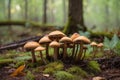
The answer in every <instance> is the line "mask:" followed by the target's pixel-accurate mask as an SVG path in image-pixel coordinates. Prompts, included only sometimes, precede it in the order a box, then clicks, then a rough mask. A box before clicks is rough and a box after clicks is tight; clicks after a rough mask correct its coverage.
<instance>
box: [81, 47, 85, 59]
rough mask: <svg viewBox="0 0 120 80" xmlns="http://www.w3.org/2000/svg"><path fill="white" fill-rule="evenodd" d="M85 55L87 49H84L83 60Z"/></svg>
mask: <svg viewBox="0 0 120 80" xmlns="http://www.w3.org/2000/svg"><path fill="white" fill-rule="evenodd" d="M85 55H86V49H84V51H83V56H82V59H81V60H83V59H84V58H85Z"/></svg>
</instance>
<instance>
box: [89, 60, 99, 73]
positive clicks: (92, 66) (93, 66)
mask: <svg viewBox="0 0 120 80" xmlns="http://www.w3.org/2000/svg"><path fill="white" fill-rule="evenodd" d="M88 69H89V71H90V72H92V73H93V74H97V73H99V72H100V71H101V69H100V65H99V63H98V62H97V61H90V62H89V63H88Z"/></svg>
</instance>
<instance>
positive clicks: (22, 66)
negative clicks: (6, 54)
mask: <svg viewBox="0 0 120 80" xmlns="http://www.w3.org/2000/svg"><path fill="white" fill-rule="evenodd" d="M24 68H25V65H21V66H20V67H18V68H17V69H16V70H15V71H14V72H13V73H12V74H11V75H10V76H12V77H16V76H18V75H25V73H23V72H22V71H23V70H24Z"/></svg>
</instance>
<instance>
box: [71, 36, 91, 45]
mask: <svg viewBox="0 0 120 80" xmlns="http://www.w3.org/2000/svg"><path fill="white" fill-rule="evenodd" d="M81 41H82V42H84V43H85V44H89V43H90V40H89V39H88V38H87V37H85V36H79V37H77V38H76V39H74V40H73V42H75V43H81Z"/></svg>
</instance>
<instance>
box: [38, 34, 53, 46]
mask: <svg viewBox="0 0 120 80" xmlns="http://www.w3.org/2000/svg"><path fill="white" fill-rule="evenodd" d="M50 42H51V40H50V39H49V37H48V36H44V37H43V38H41V39H40V40H39V43H41V44H44V43H50Z"/></svg>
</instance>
